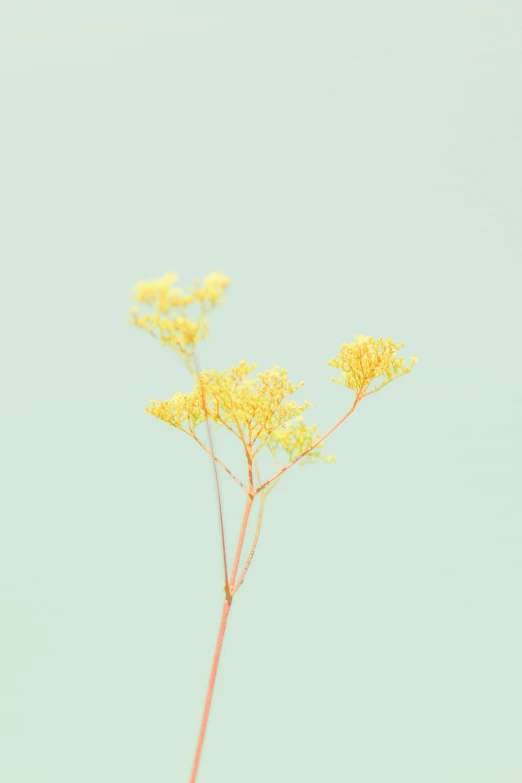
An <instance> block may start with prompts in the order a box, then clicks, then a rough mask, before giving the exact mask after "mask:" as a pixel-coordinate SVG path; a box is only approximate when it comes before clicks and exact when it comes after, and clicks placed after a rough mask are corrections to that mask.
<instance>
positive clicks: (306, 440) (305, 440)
mask: <svg viewBox="0 0 522 783" xmlns="http://www.w3.org/2000/svg"><path fill="white" fill-rule="evenodd" d="M317 440H319V432H318V430H317V425H316V424H313V425H312V426H311V427H309V426H307V425H306V424H304V422H303V417H302V416H296V417H295V419H294V420H293V421H291V422H287V423H286V424H283V426H282V427H279V429H277V430H275V431H274V432H273V433H272V435H271V436H270V438H269V440H268V442H267V446H268V448H269V449H270V452H271V453H272V456H273V457H274V459H275V460H276V462H277V450H278V448H281V449H283V451H285V452H286V454H287V455H288V461H289V462H291V460H293V459H294V458H295V457H298V456H299V454H302V453H303V452H304V451H306V449H309V448H310V446H311V445H312V443H315V442H316V441H317ZM323 447H324V443H320V444H319V445H318V446H317V447H316V448H315V449H313V451H310V452H309V453H308V454H307V455H306V456H305V457H303V459H302V460H301V461H300V463H299V464H300V465H305V464H306V463H307V462H308V463H311V462H315V461H316V460H317V459H319V458H321V459H323V460H324V461H325V462H335V457H334V456H333V455H332V454H330V455H328V456H327V455H326V454H324V452H322V451H321V449H322V448H323Z"/></svg>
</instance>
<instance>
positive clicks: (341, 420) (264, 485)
mask: <svg viewBox="0 0 522 783" xmlns="http://www.w3.org/2000/svg"><path fill="white" fill-rule="evenodd" d="M361 399H362V394H361V392H358V393H357V395H356V397H355V401H354V403H353V405H352V407H351V408H350V410H349V411H348V412H347V413H345V414H344V416H341V418H340V419H339V421H338V422H337V424H334V425H333V427H330V429H329V430H328V432H326V433H325V434H324V435H321V437H320V438H319V440H316V442H315V443H312V445H311V446H309V447H308V448H307V449H305V450H304V451H303V452H302V453H301V454H299V456H298V457H295V459H293V460H292V461H291V462H289V463H288V465H285V466H284V467H282V468H281V470H279V471H278V472H277V473H274V475H273V476H271V477H270V478H269V479H268V481H265V483H264V484H261V486H259V487H258V488H257V489H256V490H255V493H256V495H257V493H258V492H261V491H262V490H263V489H265V487H268V485H269V484H271V483H272V481H275V479H277V478H279V476H282V475H283V473H286V471H287V470H288V469H289V468H291V467H292V465H295V463H296V462H299V460H300V459H302V458H303V457H306V455H307V454H309V453H310V452H311V451H312V449H315V448H316V447H317V446H318V445H319V444H320V443H322V441H323V440H324V439H325V438H327V437H328V436H329V435H331V434H332V432H333V431H334V430H336V429H337V427H338V426H339V425H340V424H342V423H343V421H344V420H345V419H347V418H348V416H349V415H350V414H351V413H353V412H354V410H355V408H356V407H357V405H358V403H359V402H360V401H361Z"/></svg>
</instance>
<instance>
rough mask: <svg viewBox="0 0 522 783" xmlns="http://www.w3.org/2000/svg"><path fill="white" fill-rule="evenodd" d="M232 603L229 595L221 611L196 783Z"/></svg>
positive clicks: (192, 777) (196, 763)
mask: <svg viewBox="0 0 522 783" xmlns="http://www.w3.org/2000/svg"><path fill="white" fill-rule="evenodd" d="M231 605H232V600H231V598H230V599H229V598H228V597H227V600H226V601H225V603H224V604H223V612H222V613H221V624H220V626H219V631H218V638H217V642H216V649H215V652H214V659H213V661H212V669H211V671H210V680H209V683H208V688H207V696H206V698H205V707H204V708H203V717H202V719H201V726H200V729H199V737H198V743H197V745H196V753H195V756H194V763H193V765H192V773H191V775H190V783H195V781H196V776H197V774H198V769H199V760H200V758H201V751H202V750H203V742H204V740H205V733H206V730H207V723H208V716H209V713H210V705H211V703H212V696H213V694H214V685H215V683H216V674H217V670H218V665H219V658H220V656H221V648H222V646H223V637H224V636H225V631H226V627H227V620H228V613H229V612H230V607H231Z"/></svg>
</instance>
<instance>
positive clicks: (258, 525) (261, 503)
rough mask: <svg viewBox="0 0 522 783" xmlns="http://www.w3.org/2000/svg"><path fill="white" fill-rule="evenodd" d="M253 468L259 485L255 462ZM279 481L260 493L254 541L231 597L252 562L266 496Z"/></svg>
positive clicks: (239, 585) (259, 479)
mask: <svg viewBox="0 0 522 783" xmlns="http://www.w3.org/2000/svg"><path fill="white" fill-rule="evenodd" d="M255 466H256V473H257V480H258V481H259V483H260V484H261V477H260V475H259V468H258V466H257V461H256V463H255ZM279 481H280V479H277V480H276V481H275V482H274V483H273V484H272V486H271V487H270V489H267V490H266V491H264V492H262V493H261V502H260V505H259V512H258V514H257V526H256V532H255V535H254V541H253V543H252V547H251V549H250V554H249V555H248V558H247V561H246V563H245V567H244V568H243V571H242V572H241V576H240V577H239V579H238V581H237V584H236V585H234V589H233V591H232V595H235V594H236V593H237V591H238V590H239V588H240V587H241V585H242V584H243V580H244V579H245V576H246V574H247V571H248V569H249V568H250V563H251V562H252V558H253V557H254V553H255V551H256V547H257V542H258V541H259V534H260V533H261V522H262V521H263V512H264V508H265V502H266V499H267V497H268V495H269V494H270V493H271V492H272V490H273V489H274V487H277V485H278V484H279Z"/></svg>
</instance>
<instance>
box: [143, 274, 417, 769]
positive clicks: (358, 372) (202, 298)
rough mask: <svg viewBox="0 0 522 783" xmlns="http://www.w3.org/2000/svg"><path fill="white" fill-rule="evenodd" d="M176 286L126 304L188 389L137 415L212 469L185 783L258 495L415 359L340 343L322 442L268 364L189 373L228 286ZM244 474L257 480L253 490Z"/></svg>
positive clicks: (388, 346)
mask: <svg viewBox="0 0 522 783" xmlns="http://www.w3.org/2000/svg"><path fill="white" fill-rule="evenodd" d="M176 281H177V275H175V274H172V273H169V274H165V275H164V276H163V277H162V278H158V279H155V280H151V281H148V282H141V283H138V284H137V285H136V287H135V288H134V291H133V294H132V295H133V298H134V299H135V300H136V301H137V302H139V303H141V304H143V305H146V306H149V307H152V308H153V312H152V314H139V312H138V309H137V308H136V307H135V308H133V309H132V316H133V317H132V322H133V323H134V324H135V325H136V326H138V327H140V328H142V329H144V330H145V331H146V332H148V333H149V334H152V335H153V336H154V337H156V338H157V339H159V341H160V342H161V343H162V344H163V345H164V346H168V347H171V348H173V349H174V350H175V352H176V353H177V354H178V355H179V356H180V357H181V358H182V360H183V361H184V363H185V365H186V367H187V368H188V370H189V371H190V373H191V375H192V377H193V379H194V380H195V382H196V383H195V386H194V388H193V389H192V391H190V392H188V393H186V394H184V393H182V392H179V391H178V392H176V393H175V394H174V395H173V396H172V397H171V398H170V399H167V400H164V401H158V400H156V399H153V400H151V403H150V405H149V406H148V407H147V408H146V410H147V412H149V413H151V414H152V415H153V416H155V417H157V418H158V419H161V420H162V421H165V422H167V423H168V424H170V425H171V426H173V427H175V428H177V429H179V430H181V431H182V432H185V433H186V434H187V435H189V436H190V437H191V438H193V439H194V440H195V441H196V442H197V443H198V444H199V445H200V446H201V447H202V448H203V449H204V450H205V451H206V452H207V453H208V454H209V455H210V456H211V457H212V459H213V465H214V471H215V481H216V489H217V497H218V507H219V515H220V528H221V542H222V552H223V566H224V576H225V603H224V605H223V612H222V617H221V625H220V629H219V633H218V639H217V644H216V649H215V653H214V660H213V663H212V669H211V674H210V682H209V685H208V689H207V696H206V701H205V707H204V710H203V718H202V721H201V727H200V732H199V738H198V743H197V747H196V754H195V758H194V763H193V767H192V774H191V778H190V783H195V781H196V776H197V772H198V769H199V762H200V757H201V751H202V747H203V740H204V737H205V732H206V726H207V721H208V716H209V711H210V703H211V700H212V694H213V692H214V684H215V679H216V673H217V666H218V663H219V659H220V655H221V646H222V643H223V636H224V633H225V629H226V625H227V619H228V614H229V611H230V607H231V604H232V600H233V598H234V596H235V594H236V592H237V591H238V589H239V587H241V585H242V584H243V581H244V579H245V576H246V574H247V571H248V569H249V567H250V564H251V562H252V558H253V556H254V552H255V551H256V547H257V543H258V539H259V534H260V530H261V522H262V518H263V513H264V508H265V502H266V499H267V497H268V495H269V494H270V493H271V491H272V490H273V489H274V488H275V487H276V486H277V485H278V484H279V482H280V480H281V478H282V476H283V474H284V473H285V472H286V471H287V470H289V469H290V468H291V467H292V466H293V465H295V464H296V463H297V462H301V465H304V464H308V463H313V462H316V461H318V460H319V459H322V460H324V461H325V462H327V463H331V462H334V461H335V457H333V456H332V455H325V453H324V450H323V449H324V441H325V440H326V438H327V437H329V436H330V435H331V433H332V432H333V431H334V430H335V429H337V428H338V427H339V426H340V425H341V424H342V423H343V421H345V419H347V418H348V417H349V416H350V415H351V414H352V413H353V412H354V410H355V409H356V407H357V406H358V405H359V403H360V402H361V400H362V399H363V398H364V397H368V396H369V395H370V394H374V393H375V392H376V391H379V389H382V388H383V386H386V385H387V384H388V383H391V381H393V380H395V379H396V378H398V377H400V376H402V375H406V374H408V373H409V372H410V371H411V368H412V367H413V365H414V364H415V362H416V361H418V359H417V357H416V356H412V357H411V363H410V365H409V366H406V364H405V362H404V359H402V358H399V357H398V356H397V353H398V351H399V350H400V349H401V348H402V347H403V346H404V344H403V343H401V344H398V343H394V342H392V340H391V339H390V338H389V337H387V338H386V339H383V338H382V337H379V338H378V339H377V340H374V339H373V337H366V336H365V335H356V336H355V341H354V342H352V343H343V344H342V345H341V348H340V350H339V353H338V354H337V356H335V357H334V358H333V359H331V360H330V362H328V364H329V365H330V366H332V367H335V368H336V369H339V370H340V371H341V376H340V377H338V378H332V379H331V380H332V381H334V382H335V383H338V384H341V385H342V386H345V387H347V388H349V389H351V390H352V391H354V392H355V398H354V400H353V402H352V405H351V407H349V409H348V410H347V411H346V412H345V413H344V414H343V415H342V416H341V418H340V419H339V420H338V421H337V422H336V423H334V424H333V425H332V426H331V427H330V429H329V430H328V431H327V432H326V433H325V434H324V435H319V433H318V430H317V426H316V425H307V424H305V422H304V421H303V415H302V414H303V413H304V412H305V411H306V410H307V408H309V407H310V406H311V405H312V403H311V402H310V400H305V401H304V402H302V403H298V402H296V401H295V400H292V399H289V398H290V397H291V396H292V395H293V394H294V393H295V392H296V391H298V390H299V389H301V387H302V386H303V382H300V383H298V384H292V383H291V382H290V380H289V379H288V374H287V372H286V370H284V369H282V368H280V367H279V366H278V365H274V366H273V367H272V369H271V370H266V371H264V372H259V373H257V375H256V376H255V377H252V375H251V373H252V372H253V371H254V370H255V369H256V368H257V365H255V364H248V363H247V362H246V361H244V360H243V361H240V362H239V363H238V364H237V365H235V366H233V367H232V368H231V369H230V370H225V371H222V372H218V371H217V370H210V371H208V370H204V371H200V370H199V366H198V362H197V356H196V345H197V344H198V343H199V342H200V341H201V340H203V339H205V338H208V337H209V336H210V332H209V328H208V318H207V315H208V313H209V312H210V311H211V310H212V309H213V308H214V307H216V306H217V305H219V304H221V303H222V301H223V294H224V292H225V290H226V288H227V287H228V286H229V279H228V277H226V275H224V274H222V273H221V272H215V273H214V274H212V275H209V276H207V277H205V278H204V279H203V283H202V284H200V283H199V282H198V281H195V283H194V284H193V286H192V287H191V288H190V289H188V290H187V291H183V290H182V289H180V288H175V287H174V285H173V284H174V283H175V282H176ZM192 306H194V307H195V308H196V310H197V312H196V315H195V317H189V316H188V314H187V310H188V308H189V307H192ZM379 379H382V382H381V383H380V384H378V385H376V386H375V387H374V388H372V389H371V390H370V387H371V385H372V383H373V382H374V381H378V380H379ZM203 422H205V423H206V427H207V432H208V439H209V446H207V445H206V444H205V443H203V441H202V440H201V439H200V438H199V436H198V434H197V432H196V430H197V428H198V427H199V425H200V424H202V423H203ZM211 422H212V423H213V424H214V426H215V427H216V428H221V427H222V428H225V429H226V430H228V431H229V432H231V433H232V434H233V435H234V436H235V437H237V438H238V439H239V440H240V442H241V444H242V446H243V450H244V454H245V457H246V462H247V468H248V471H247V472H248V478H247V481H246V483H243V482H242V481H240V480H239V479H238V478H237V476H235V475H234V474H233V473H232V471H231V470H230V469H229V468H228V467H227V466H226V465H225V464H224V463H223V462H222V461H221V460H220V459H219V458H218V457H217V456H216V454H215V451H214V447H213V443H212V435H211V427H210V423H211ZM264 447H266V448H267V449H268V450H269V451H270V453H271V454H272V456H273V458H274V460H275V462H276V464H277V468H278V469H277V472H276V473H274V475H273V476H271V477H270V478H268V479H266V480H264V481H263V479H262V478H261V475H260V471H259V464H258V454H259V451H260V450H261V449H262V448H264ZM281 453H282V454H284V455H285V457H286V459H287V462H286V464H284V465H280V462H279V459H278V457H279V456H280V455H281ZM216 465H220V466H221V467H222V468H223V469H224V470H225V471H226V472H227V473H228V474H229V475H230V476H231V477H232V478H233V479H234V480H235V481H236V482H237V483H238V484H239V486H240V487H241V488H242V489H243V491H244V492H245V494H246V496H247V497H246V504H245V510H244V513H243V520H242V523H241V528H240V532H239V536H238V542H237V546H236V551H235V555H234V561H233V566H232V569H231V572H230V574H229V571H228V565H227V552H226V546H225V533H224V521H223V510H222V503H221V494H220V488H219V479H218V472H217V467H216ZM254 471H255V474H256V477H257V484H256V485H255V484H254ZM257 495H259V496H260V506H259V512H258V518H257V526H256V531H255V535H254V540H253V543H252V546H251V549H250V553H249V555H248V558H247V560H246V563H245V565H244V567H243V569H242V571H241V572H240V571H239V565H240V559H241V553H242V549H243V544H244V541H245V535H246V530H247V526H248V523H249V518H250V515H251V512H252V508H253V504H254V500H255V499H256V496H257Z"/></svg>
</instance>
